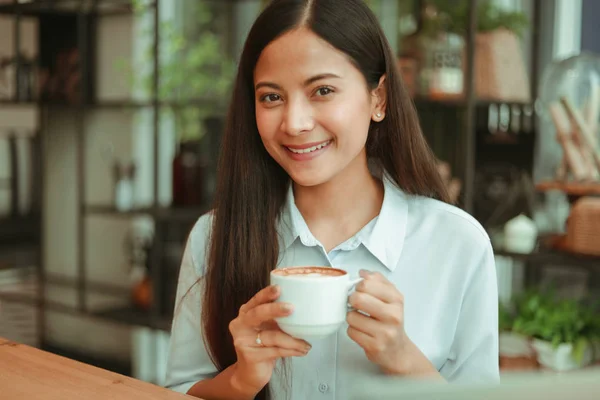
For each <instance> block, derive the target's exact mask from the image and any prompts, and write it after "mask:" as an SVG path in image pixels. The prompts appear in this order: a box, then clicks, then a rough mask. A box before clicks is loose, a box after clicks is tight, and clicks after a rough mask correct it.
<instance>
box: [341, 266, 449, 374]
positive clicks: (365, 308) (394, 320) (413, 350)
mask: <svg viewBox="0 0 600 400" xmlns="http://www.w3.org/2000/svg"><path fill="white" fill-rule="evenodd" d="M360 276H361V277H362V278H363V281H362V282H360V283H359V284H358V285H357V286H356V291H355V292H354V293H353V294H352V295H350V299H349V303H350V305H351V306H352V307H353V308H354V309H356V310H360V311H361V312H358V311H351V312H349V313H348V316H347V321H348V325H349V327H348V336H349V337H350V338H351V339H352V340H354V341H355V342H356V343H357V344H358V345H359V346H360V347H362V348H363V350H364V351H365V354H366V356H367V358H368V359H369V360H370V361H371V362H373V363H375V364H377V365H379V366H380V367H381V369H382V370H383V372H385V373H387V374H392V375H437V376H439V374H438V372H437V370H436V369H435V367H434V366H433V365H432V364H431V363H430V362H429V360H427V358H426V357H425V355H424V354H423V353H422V352H421V351H420V350H419V349H418V348H417V346H416V345H415V344H414V343H413V342H412V341H411V340H410V339H409V338H408V336H407V335H406V332H405V331H404V296H403V295H402V293H400V292H399V291H398V289H396V286H394V284H393V283H391V282H390V281H388V280H387V279H386V278H385V277H384V276H383V275H381V274H380V273H377V272H375V273H371V272H368V271H361V272H360ZM363 313H366V314H368V316H367V315H364V314H363Z"/></svg>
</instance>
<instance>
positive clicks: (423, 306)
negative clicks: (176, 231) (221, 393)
mask: <svg viewBox="0 0 600 400" xmlns="http://www.w3.org/2000/svg"><path fill="white" fill-rule="evenodd" d="M384 190H385V192H384V199H383V205H382V208H381V211H380V214H379V216H378V217H376V218H375V219H373V220H372V221H371V222H370V223H369V224H367V225H366V226H365V227H364V228H363V229H362V230H361V231H360V232H358V233H357V234H356V235H354V236H353V237H351V238H350V239H348V240H346V241H345V242H344V243H342V244H340V245H339V246H337V247H336V248H334V249H333V250H331V251H330V252H329V253H327V252H326V251H325V249H324V247H323V246H322V245H321V244H320V243H319V241H318V240H317V239H316V238H315V237H314V236H313V235H312V234H311V232H310V230H309V229H308V226H307V225H306V222H305V221H304V219H303V217H302V215H301V214H300V212H299V210H298V208H297V207H296V205H295V202H294V196H293V192H292V190H291V188H290V191H289V194H288V200H287V202H286V204H285V208H284V210H283V213H282V217H281V219H280V220H279V222H278V230H279V233H280V238H281V243H280V255H279V262H278V267H286V266H303V265H313V266H333V267H337V268H341V269H344V270H346V271H348V272H349V274H350V276H351V277H355V276H358V272H359V270H360V269H368V270H371V271H378V272H380V273H381V274H383V275H384V276H385V277H386V278H387V279H389V280H390V281H391V282H393V283H394V284H395V285H396V287H397V288H398V290H399V291H400V292H401V293H402V294H403V295H404V298H405V309H404V313H405V317H404V323H405V330H406V333H407V334H408V336H409V337H410V339H411V340H412V341H413V342H414V343H415V344H416V345H417V346H418V347H419V348H420V349H421V351H422V352H423V353H424V354H425V355H426V356H427V358H428V359H429V360H430V361H431V362H432V363H433V365H434V366H435V367H436V368H437V369H438V370H439V372H440V373H441V375H442V376H443V377H445V378H446V379H447V380H448V381H453V382H468V383H476V382H497V381H498V380H499V370H498V289H497V282H496V271H495V265H494V256H493V252H492V247H491V244H490V241H489V238H488V236H487V234H486V232H485V231H484V229H483V228H482V227H481V226H480V224H479V223H478V222H477V221H476V220H475V219H474V218H472V217H471V216H469V215H468V214H467V213H465V212H463V211H461V210H460V209H458V208H456V207H453V206H451V205H448V204H445V203H442V202H439V201H437V200H433V199H429V198H425V197H421V196H411V195H406V194H405V193H404V192H403V191H402V190H400V189H399V188H398V187H397V186H396V185H395V184H394V183H393V182H391V181H390V180H388V179H384ZM210 219H211V217H210V215H205V216H203V217H201V218H200V219H199V220H198V222H197V223H196V225H195V227H194V228H193V230H192V232H191V234H190V237H189V240H188V243H187V246H186V250H185V254H184V257H183V262H182V265H181V272H180V277H179V287H178V292H177V301H176V313H175V318H174V321H173V329H172V334H171V341H170V351H169V358H168V366H167V381H166V382H167V384H166V386H167V387H170V388H172V389H174V390H177V391H180V392H183V393H185V392H187V390H189V388H190V387H191V386H192V385H194V384H195V383H196V382H198V381H200V380H202V379H206V378H210V377H213V376H214V375H215V374H216V373H217V370H216V368H215V366H214V365H213V363H212V362H211V361H210V358H209V356H208V354H207V351H206V348H205V346H204V343H203V340H202V326H201V321H200V315H201V296H202V280H200V284H198V285H196V286H195V287H194V288H193V289H192V291H191V292H190V293H189V294H188V295H187V296H186V297H185V299H184V300H183V302H182V295H183V294H184V293H185V292H186V291H187V290H188V288H190V286H191V285H193V284H194V282H197V281H198V279H199V278H201V277H202V275H203V271H204V269H205V258H206V249H207V236H208V233H209V230H210ZM346 329H347V325H345V326H342V328H340V330H339V331H338V333H337V334H336V335H333V336H330V337H328V338H324V339H321V340H318V341H313V342H312V343H311V344H312V345H313V347H312V350H311V351H310V352H309V354H308V355H307V356H305V357H299V358H291V359H288V361H286V364H287V365H286V368H287V370H286V371H287V372H286V373H285V374H284V373H283V372H282V369H281V368H279V366H280V365H278V368H276V370H275V372H274V375H273V378H272V380H271V388H272V390H273V393H274V394H275V398H277V399H279V398H290V399H346V398H349V397H350V393H348V391H349V388H350V387H351V386H352V385H353V384H356V382H359V383H360V382H361V380H364V379H368V378H369V377H373V376H378V375H381V372H380V370H379V368H378V366H376V365H374V364H373V363H371V362H370V361H369V360H368V359H367V357H366V356H365V353H364V351H363V350H362V348H361V347H359V346H358V345H357V344H356V343H355V342H353V341H352V340H351V339H350V338H349V337H348V335H347V334H346ZM375 397H376V396H375Z"/></svg>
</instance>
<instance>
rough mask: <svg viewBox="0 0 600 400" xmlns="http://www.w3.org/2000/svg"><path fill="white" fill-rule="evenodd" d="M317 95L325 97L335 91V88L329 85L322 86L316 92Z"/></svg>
mask: <svg viewBox="0 0 600 400" xmlns="http://www.w3.org/2000/svg"><path fill="white" fill-rule="evenodd" d="M315 93H316V95H317V96H320V97H323V96H327V95H328V94H331V93H333V89H332V88H330V87H328V86H322V87H320V88H318V89H317V91H316V92H315Z"/></svg>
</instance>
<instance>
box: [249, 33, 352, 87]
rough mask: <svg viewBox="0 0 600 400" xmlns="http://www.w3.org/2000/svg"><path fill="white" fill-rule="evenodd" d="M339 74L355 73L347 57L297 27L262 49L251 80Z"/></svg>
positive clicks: (315, 36) (299, 78)
mask: <svg viewBox="0 0 600 400" xmlns="http://www.w3.org/2000/svg"><path fill="white" fill-rule="evenodd" d="M325 69H327V72H335V73H337V74H339V75H344V76H345V75H348V74H350V73H358V72H359V71H358V70H357V69H356V68H355V67H354V65H353V64H352V63H351V62H350V60H349V59H348V57H347V56H346V55H345V54H344V53H342V52H341V51H339V50H338V49H336V48H335V47H333V46H332V45H331V44H329V43H328V42H327V41H325V40H324V39H322V38H320V37H319V36H318V35H316V34H315V33H314V32H312V31H311V30H309V29H306V28H299V29H295V30H292V31H290V32H287V33H285V34H284V35H282V36H280V37H279V38H277V39H275V40H274V41H272V42H271V43H269V45H268V46H267V47H265V49H264V50H263V51H262V53H261V55H260V57H259V59H258V62H257V63H256V68H255V70H254V80H255V82H256V81H260V80H263V79H268V80H294V79H298V80H304V79H306V78H308V77H310V76H312V75H315V74H319V73H323V72H325Z"/></svg>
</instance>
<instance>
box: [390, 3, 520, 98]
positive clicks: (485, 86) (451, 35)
mask: <svg viewBox="0 0 600 400" xmlns="http://www.w3.org/2000/svg"><path fill="white" fill-rule="evenodd" d="M468 16H469V4H468V1H467V0H458V1H448V0H427V1H426V2H423V8H422V9H421V13H420V16H419V19H420V24H419V29H418V31H417V32H416V33H415V34H412V35H409V36H407V37H406V38H403V40H402V43H403V48H402V49H401V50H402V51H401V53H402V54H403V57H404V58H406V57H408V58H410V59H415V60H416V61H417V64H418V69H419V78H418V82H419V83H418V85H417V86H418V87H419V93H420V94H421V95H426V96H428V97H432V98H440V97H462V96H464V78H463V76H464V74H465V72H466V68H465V66H466V54H465V44H464V36H465V34H466V32H467V26H468V23H469V18H468ZM527 25H528V19H527V16H526V15H525V14H524V13H522V12H520V11H512V10H507V9H504V8H502V7H500V6H498V5H497V4H495V3H494V2H492V1H490V0H484V1H480V2H479V4H478V8H477V27H476V29H477V33H476V36H475V46H476V49H475V61H474V63H475V76H474V82H475V93H476V95H477V97H478V98H479V99H487V100H502V101H514V102H528V101H530V100H531V93H530V92H529V78H528V75H527V70H526V66H525V61H524V59H523V54H522V51H521V45H520V42H519V37H520V36H521V35H522V34H523V32H524V30H525V28H526V27H527Z"/></svg>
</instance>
